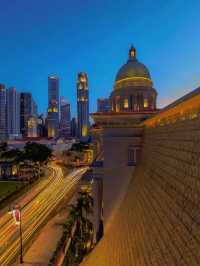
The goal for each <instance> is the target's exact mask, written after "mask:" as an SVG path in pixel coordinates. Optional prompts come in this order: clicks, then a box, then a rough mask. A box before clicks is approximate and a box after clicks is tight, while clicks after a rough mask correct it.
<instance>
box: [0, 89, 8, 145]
mask: <svg viewBox="0 0 200 266" xmlns="http://www.w3.org/2000/svg"><path fill="white" fill-rule="evenodd" d="M6 137H7V134H6V91H5V85H4V84H0V141H4V140H5V139H6Z"/></svg>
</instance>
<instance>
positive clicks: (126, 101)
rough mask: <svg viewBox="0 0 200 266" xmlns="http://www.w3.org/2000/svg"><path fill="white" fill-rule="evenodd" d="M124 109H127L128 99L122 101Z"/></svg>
mask: <svg viewBox="0 0 200 266" xmlns="http://www.w3.org/2000/svg"><path fill="white" fill-rule="evenodd" d="M124 108H128V99H124Z"/></svg>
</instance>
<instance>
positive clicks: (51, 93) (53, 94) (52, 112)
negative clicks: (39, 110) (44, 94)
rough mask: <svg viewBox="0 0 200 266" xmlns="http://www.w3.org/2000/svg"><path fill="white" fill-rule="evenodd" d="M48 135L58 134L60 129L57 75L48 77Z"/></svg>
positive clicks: (55, 135)
mask: <svg viewBox="0 0 200 266" xmlns="http://www.w3.org/2000/svg"><path fill="white" fill-rule="evenodd" d="M47 129H48V137H49V138H54V137H57V136H58V130H59V79H58V77H56V76H50V77H48V115H47Z"/></svg>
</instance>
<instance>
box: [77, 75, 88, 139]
mask: <svg viewBox="0 0 200 266" xmlns="http://www.w3.org/2000/svg"><path fill="white" fill-rule="evenodd" d="M77 118H78V132H77V133H78V138H80V139H87V138H88V135H89V92H88V77H87V74H86V73H83V72H81V73H79V74H78V79H77Z"/></svg>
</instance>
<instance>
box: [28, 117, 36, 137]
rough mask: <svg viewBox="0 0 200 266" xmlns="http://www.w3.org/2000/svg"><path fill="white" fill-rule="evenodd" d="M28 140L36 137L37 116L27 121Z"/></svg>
mask: <svg viewBox="0 0 200 266" xmlns="http://www.w3.org/2000/svg"><path fill="white" fill-rule="evenodd" d="M27 137H28V138H37V137H38V118H37V116H30V117H29V119H28V134H27Z"/></svg>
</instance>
